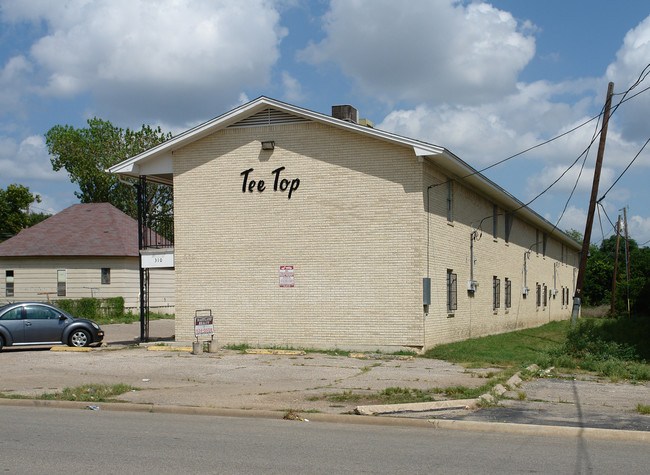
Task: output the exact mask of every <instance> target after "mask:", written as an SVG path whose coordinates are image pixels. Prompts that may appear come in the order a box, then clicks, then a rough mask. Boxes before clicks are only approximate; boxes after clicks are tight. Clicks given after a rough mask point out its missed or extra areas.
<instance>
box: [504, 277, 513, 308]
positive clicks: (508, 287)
mask: <svg viewBox="0 0 650 475" xmlns="http://www.w3.org/2000/svg"><path fill="white" fill-rule="evenodd" d="M505 287H506V288H505V289H504V296H505V299H506V308H510V307H512V281H511V280H510V279H508V278H507V277H506V282H505Z"/></svg>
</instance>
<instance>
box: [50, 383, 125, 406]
mask: <svg viewBox="0 0 650 475" xmlns="http://www.w3.org/2000/svg"><path fill="white" fill-rule="evenodd" d="M135 390H136V388H133V387H131V386H129V385H126V384H112V385H107V384H84V385H82V386H77V387H76V388H65V389H64V390H63V391H61V392H58V393H44V394H43V395H41V396H40V397H38V398H37V399H47V400H55V401H84V402H115V401H117V400H116V399H115V396H119V395H120V394H124V393H128V392H129V391H135Z"/></svg>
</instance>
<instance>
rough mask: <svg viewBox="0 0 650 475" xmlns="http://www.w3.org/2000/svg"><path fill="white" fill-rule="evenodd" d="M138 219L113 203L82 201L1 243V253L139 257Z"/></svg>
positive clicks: (6, 255)
mask: <svg viewBox="0 0 650 475" xmlns="http://www.w3.org/2000/svg"><path fill="white" fill-rule="evenodd" d="M138 255H139V252H138V222H137V221H136V220H134V219H133V218H131V217H129V216H127V215H126V214H124V213H123V212H122V211H120V210H119V209H117V208H116V207H114V206H113V205H111V204H110V203H80V204H75V205H72V206H70V207H69V208H66V209H64V210H63V211H61V212H60V213H57V214H55V215H54V216H51V217H49V218H47V219H46V220H44V221H41V222H40V223H38V224H36V225H34V226H32V227H31V228H27V229H23V230H22V231H20V233H18V234H17V235H16V236H14V237H12V238H10V239H7V240H6V241H4V242H2V243H0V257H56V256H66V257H72V256H88V257H90V256H94V257H137V256H138Z"/></svg>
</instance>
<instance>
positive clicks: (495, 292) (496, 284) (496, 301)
mask: <svg viewBox="0 0 650 475" xmlns="http://www.w3.org/2000/svg"><path fill="white" fill-rule="evenodd" d="M500 306H501V279H498V278H497V276H496V275H495V276H494V277H492V310H496V309H497V308H499V307H500Z"/></svg>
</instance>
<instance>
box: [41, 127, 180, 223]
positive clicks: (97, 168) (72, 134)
mask: <svg viewBox="0 0 650 475" xmlns="http://www.w3.org/2000/svg"><path fill="white" fill-rule="evenodd" d="M171 136H172V135H171V133H164V132H163V131H162V130H161V129H160V127H157V128H151V127H150V126H148V125H143V126H142V128H141V129H140V130H137V131H135V130H131V129H128V128H127V129H126V130H125V129H122V128H120V127H117V126H114V125H113V124H111V123H110V122H109V121H107V120H102V119H99V118H97V117H95V118H94V119H90V120H88V127H86V128H79V129H76V128H74V127H72V126H69V125H56V126H54V127H52V128H51V129H50V130H49V131H48V132H47V133H46V134H45V140H46V144H47V148H48V151H49V153H50V155H52V158H51V162H52V167H53V168H54V170H55V171H58V170H61V169H65V170H66V171H67V172H68V175H69V176H70V181H72V182H73V183H76V184H77V185H79V191H78V192H75V196H77V198H79V200H80V201H81V202H82V203H104V202H107V203H111V204H112V205H113V206H115V207H116V208H118V209H120V210H122V211H123V212H125V213H126V214H128V215H129V216H131V217H132V218H134V219H137V216H138V210H137V201H136V190H135V187H133V186H129V185H127V184H125V183H123V182H120V181H119V179H118V178H117V177H116V176H115V175H111V174H110V173H107V172H106V171H105V170H106V169H107V168H109V167H111V166H113V165H115V164H116V163H119V162H121V161H123V160H126V159H128V158H130V157H132V156H134V155H137V154H138V153H141V152H143V151H145V150H147V149H149V148H151V147H153V146H155V145H158V144H160V143H162V142H164V141H165V140H168V139H169V138H171ZM147 186H148V189H147V201H148V203H147V204H146V207H147V212H148V215H149V216H150V217H153V218H156V217H159V216H169V215H171V214H172V210H173V204H172V190H171V188H169V187H166V186H161V185H155V184H148V185H147Z"/></svg>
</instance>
